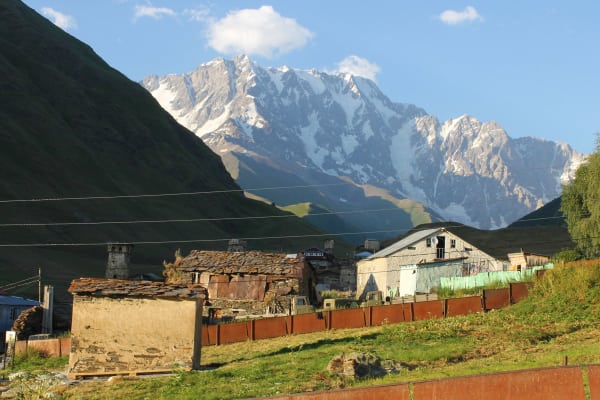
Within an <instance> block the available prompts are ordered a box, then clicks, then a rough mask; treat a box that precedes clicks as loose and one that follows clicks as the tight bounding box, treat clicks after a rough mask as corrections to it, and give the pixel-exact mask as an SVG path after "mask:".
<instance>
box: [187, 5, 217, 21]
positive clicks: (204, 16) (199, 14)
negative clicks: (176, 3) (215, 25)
mask: <svg viewBox="0 0 600 400" xmlns="http://www.w3.org/2000/svg"><path fill="white" fill-rule="evenodd" d="M182 14H183V15H185V16H187V17H189V19H190V20H192V21H197V22H210V21H212V18H211V16H210V11H209V10H208V8H186V9H185V10H183V13H182Z"/></svg>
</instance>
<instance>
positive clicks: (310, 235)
mask: <svg viewBox="0 0 600 400" xmlns="http://www.w3.org/2000/svg"><path fill="white" fill-rule="evenodd" d="M403 231H405V229H393V230H382V231H365V232H344V233H318V234H307V235H287V236H257V237H232V238H220V239H181V240H157V241H126V242H127V243H131V244H134V245H141V244H174V243H209V242H225V241H229V240H231V239H239V240H273V239H300V238H309V237H327V236H346V235H372V234H376V233H392V232H403ZM107 243H108V242H88V243H22V244H19V243H14V244H0V247H77V246H105V245H106V244H107Z"/></svg>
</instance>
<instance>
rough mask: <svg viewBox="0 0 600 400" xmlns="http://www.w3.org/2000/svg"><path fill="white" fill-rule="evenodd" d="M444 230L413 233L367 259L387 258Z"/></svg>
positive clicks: (436, 229)
mask: <svg viewBox="0 0 600 400" xmlns="http://www.w3.org/2000/svg"><path fill="white" fill-rule="evenodd" d="M441 230H442V228H432V229H424V230H422V231H418V232H415V233H413V234H412V235H408V236H406V237H405V238H403V239H401V240H399V241H397V242H396V243H394V244H392V245H391V246H388V247H386V248H385V249H382V250H379V251H378V252H377V253H375V254H373V255H372V256H371V257H369V258H367V260H372V259H373V258H380V257H387V256H389V255H391V254H394V253H396V252H397V251H400V250H402V249H404V248H405V247H408V246H410V245H411V244H413V243H416V242H418V241H420V240H423V239H425V238H427V237H429V236H432V235H433V234H435V233H436V232H439V231H441Z"/></svg>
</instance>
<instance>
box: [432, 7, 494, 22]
mask: <svg viewBox="0 0 600 400" xmlns="http://www.w3.org/2000/svg"><path fill="white" fill-rule="evenodd" d="M439 18H440V21H442V22H443V23H445V24H447V25H458V24H462V23H463V22H471V21H483V17H482V16H481V15H479V13H478V12H477V10H476V9H475V7H472V6H467V7H466V8H465V9H464V10H463V11H455V10H446V11H444V12H443V13H441V14H440V15H439Z"/></svg>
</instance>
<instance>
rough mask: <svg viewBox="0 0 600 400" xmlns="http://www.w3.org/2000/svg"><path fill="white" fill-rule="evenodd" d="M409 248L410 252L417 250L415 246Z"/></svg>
mask: <svg viewBox="0 0 600 400" xmlns="http://www.w3.org/2000/svg"><path fill="white" fill-rule="evenodd" d="M407 248H408V250H416V249H417V248H416V247H415V246H408V247H407Z"/></svg>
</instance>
